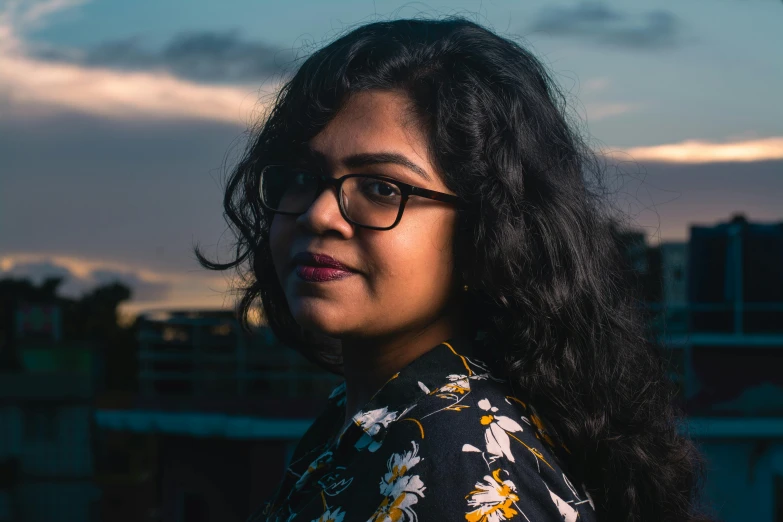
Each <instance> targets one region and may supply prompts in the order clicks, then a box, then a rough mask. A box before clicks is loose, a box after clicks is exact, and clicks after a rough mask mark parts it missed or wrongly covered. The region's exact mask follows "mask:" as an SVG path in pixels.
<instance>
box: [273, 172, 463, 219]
mask: <svg viewBox="0 0 783 522" xmlns="http://www.w3.org/2000/svg"><path fill="white" fill-rule="evenodd" d="M272 167H284V168H288V169H291V168H294V167H291V166H290V165H285V164H275V165H266V166H264V168H262V169H261V172H260V173H259V176H258V193H259V196H260V198H261V205H262V206H263V207H264V208H265V209H267V210H269V211H270V212H273V213H275V214H283V215H286V216H301V215H302V214H304V213H306V212H307V211H308V210H309V209H310V206H312V204H313V203H314V202H315V200H316V199H318V197H319V196H320V195H321V193H322V192H323V190H324V188H334V189H336V191H337V204H338V206H339V207H340V214H341V215H342V216H343V219H345V220H346V221H347V222H348V223H350V224H352V225H354V226H357V227H361V228H369V229H371V230H391V229H392V228H394V227H396V226H397V225H398V224H399V223H400V220H401V219H402V213H403V212H404V211H405V205H406V204H407V203H408V198H409V197H410V196H418V197H421V198H427V199H432V200H435V201H442V202H444V203H452V204H455V205H457V206H462V204H463V201H462V200H461V199H460V198H459V197H458V196H455V195H453V194H446V193H444V192H438V191H437V190H430V189H425V188H422V187H417V186H415V185H411V184H409V183H404V182H402V181H397V180H396V179H392V178H389V177H387V176H382V175H379V174H359V173H357V174H346V175H345V176H342V177H339V178H333V177H331V176H327V175H326V174H323V173H321V172H314V171H311V170H308V169H305V168H303V169H301V170H303V171H305V172H307V173H308V174H312V175H313V176H315V177H316V179H317V180H318V190H317V191H316V195H315V197H314V198H313V201H312V202H311V203H310V206H308V207H307V209H305V210H303V211H302V212H283V211H280V210H275V209H273V208H272V207H270V206H269V205H267V204H266V202H265V201H264V191H263V190H261V188H262V186H263V179H264V172H266V170H267V169H269V168H272ZM359 177H362V178H371V179H378V180H381V181H384V182H386V183H390V184H392V185H395V186H397V187H398V188H399V190H400V195H401V196H402V201H400V209H399V211H398V212H397V218H396V219H395V220H394V223H392V224H391V225H389V226H388V227H373V226H370V225H363V224H361V223H357V222H356V221H354V220H352V219H351V218H349V217H348V215H347V213H346V211H345V208H344V206H343V198H342V197H341V194H342V189H343V183H345V180H347V179H351V178H359Z"/></svg>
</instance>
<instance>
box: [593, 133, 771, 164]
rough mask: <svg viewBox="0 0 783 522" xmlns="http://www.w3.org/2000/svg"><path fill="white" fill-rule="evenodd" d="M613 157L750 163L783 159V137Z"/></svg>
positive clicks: (637, 150)
mask: <svg viewBox="0 0 783 522" xmlns="http://www.w3.org/2000/svg"><path fill="white" fill-rule="evenodd" d="M608 153H609V154H610V155H612V156H620V155H628V156H630V157H631V159H633V160H637V161H650V162H664V163H689V164H693V163H723V162H738V163H747V162H755V161H771V160H781V159H783V137H781V136H779V137H770V138H762V139H753V140H742V141H734V142H726V143H715V142H708V141H699V140H687V141H683V142H680V143H671V144H667V145H656V146H652V147H631V148H627V149H621V150H616V151H608Z"/></svg>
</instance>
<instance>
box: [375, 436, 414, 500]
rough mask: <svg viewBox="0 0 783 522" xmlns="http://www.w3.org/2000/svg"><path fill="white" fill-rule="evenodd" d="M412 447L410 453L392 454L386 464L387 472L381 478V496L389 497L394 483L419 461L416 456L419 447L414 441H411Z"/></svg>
mask: <svg viewBox="0 0 783 522" xmlns="http://www.w3.org/2000/svg"><path fill="white" fill-rule="evenodd" d="M411 444H412V445H413V450H412V451H406V452H405V453H394V454H392V456H391V457H389V460H388V461H387V462H386V467H387V468H388V470H389V471H388V472H387V473H386V474H385V475H384V476H383V479H382V480H381V494H382V495H387V496H388V495H391V494H392V493H391V492H392V489H393V488H394V485H395V482H397V481H398V480H399V479H400V478H402V477H403V476H404V475H405V474H406V473H407V472H408V470H409V469H411V468H412V467H413V466H415V465H416V464H418V463H419V462H420V461H421V457H419V456H418V452H419V445H418V444H416V442H415V441H411Z"/></svg>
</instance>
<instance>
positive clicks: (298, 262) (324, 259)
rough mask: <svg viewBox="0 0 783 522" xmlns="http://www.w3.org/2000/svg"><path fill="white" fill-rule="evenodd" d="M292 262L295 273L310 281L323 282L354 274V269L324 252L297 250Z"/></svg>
mask: <svg viewBox="0 0 783 522" xmlns="http://www.w3.org/2000/svg"><path fill="white" fill-rule="evenodd" d="M292 263H293V264H294V267H295V268H294V272H295V273H296V275H297V276H298V277H299V278H300V279H302V280H304V281H307V282H310V283H323V282H326V281H333V280H335V279H342V278H344V277H348V276H350V275H353V274H354V271H353V270H352V269H350V268H348V267H347V266H346V265H344V264H342V263H340V262H339V261H337V260H336V259H334V258H333V257H331V256H327V255H326V254H316V253H313V252H299V253H298V254H296V255H295V256H294V257H293V259H292Z"/></svg>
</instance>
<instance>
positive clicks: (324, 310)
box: [290, 298, 353, 337]
mask: <svg viewBox="0 0 783 522" xmlns="http://www.w3.org/2000/svg"><path fill="white" fill-rule="evenodd" d="M314 301H315V302H314ZM318 301H320V300H317V299H301V298H299V299H297V300H296V303H292V305H293V306H291V307H290V309H291V315H293V317H294V320H295V321H296V322H297V324H298V325H299V326H301V327H302V328H304V329H305V330H311V331H314V332H318V333H320V334H323V335H328V336H329V337H339V336H341V335H342V334H344V333H346V331H347V330H348V324H347V323H346V319H347V318H349V317H352V316H353V314H350V313H348V312H346V311H344V310H343V309H342V308H341V307H340V306H337V305H335V304H334V302H331V303H327V302H324V301H320V302H318Z"/></svg>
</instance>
